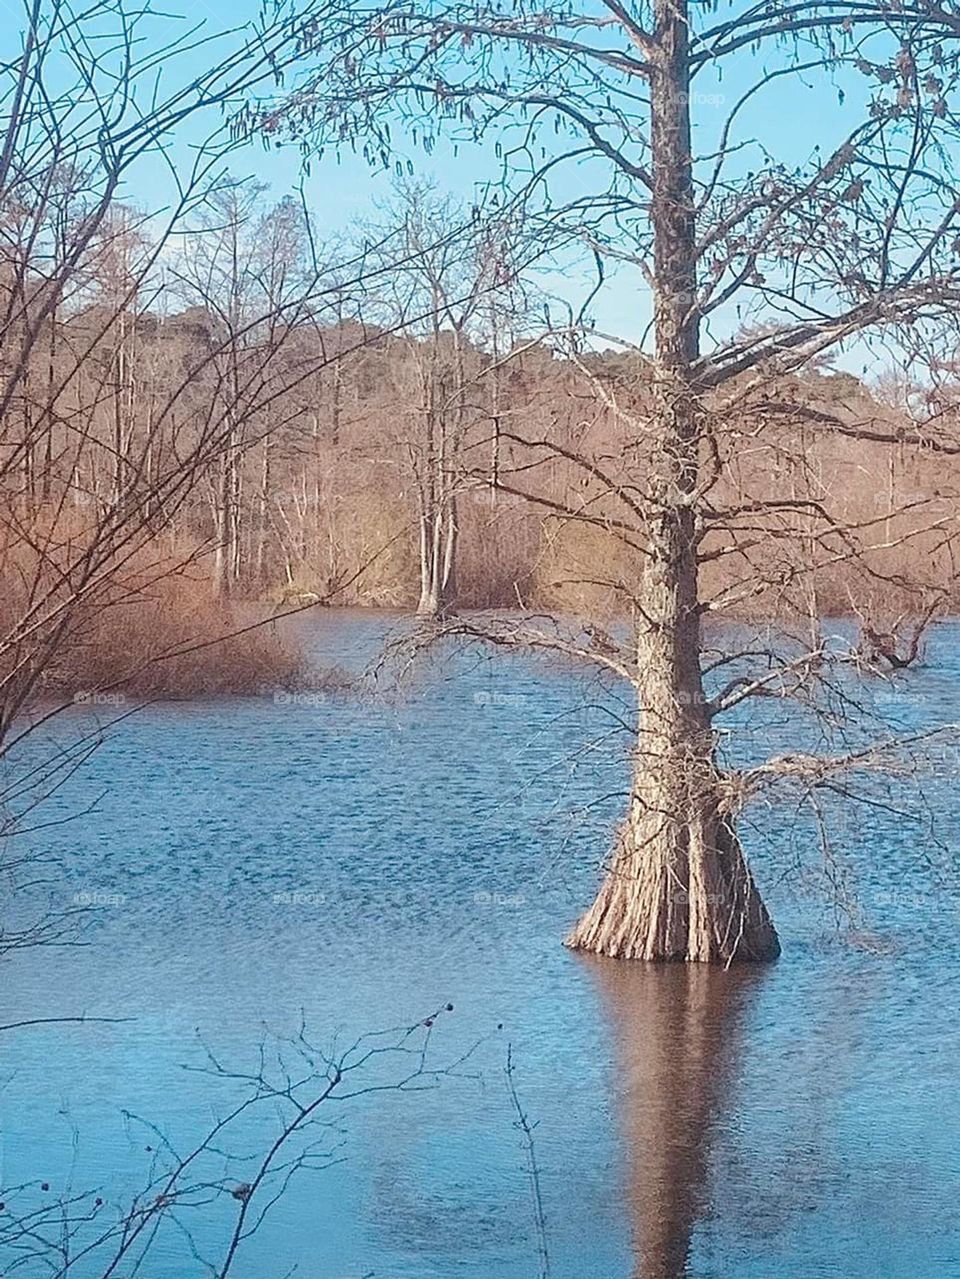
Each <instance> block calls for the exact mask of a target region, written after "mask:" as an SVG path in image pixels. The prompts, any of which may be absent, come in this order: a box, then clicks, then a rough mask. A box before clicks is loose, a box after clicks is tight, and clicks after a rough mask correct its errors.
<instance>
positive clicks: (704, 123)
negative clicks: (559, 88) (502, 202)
mask: <svg viewBox="0 0 960 1279" xmlns="http://www.w3.org/2000/svg"><path fill="white" fill-rule="evenodd" d="M4 7H5V8H6V10H7V14H8V22H7V23H5V35H3V36H2V37H0V49H3V51H4V52H7V51H8V50H9V49H10V40H11V37H13V36H14V33H15V31H16V30H17V29H18V28H22V25H23V21H22V11H19V10H16V9H14V8H13V7H12V6H11V5H10V4H9V0H5V6H4ZM173 11H174V12H176V9H174V10H173ZM183 12H184V13H185V15H188V16H185V17H184V19H183V21H184V26H185V27H188V26H191V25H193V24H194V23H196V22H198V21H201V20H202V21H204V22H205V23H206V25H207V28H208V30H210V31H219V30H222V29H224V28H226V27H229V26H233V27H236V26H237V25H239V24H241V23H243V22H244V21H245V20H247V19H248V18H252V17H254V16H255V13H256V7H255V5H252V4H251V3H250V0H236V2H235V3H228V2H227V0H193V2H192V3H191V4H190V6H189V9H185V10H183ZM14 23H15V24H16V25H14ZM215 47H216V46H213V47H209V46H208V47H207V48H206V49H204V50H203V51H200V52H197V53H190V54H188V55H184V56H183V58H182V59H181V60H179V61H178V63H177V68H176V70H175V72H172V74H176V75H177V78H178V79H180V78H182V77H185V76H187V75H189V74H191V73H192V72H194V71H197V70H201V69H203V66H204V61H203V60H204V59H209V58H210V57H211V56H214V52H213V50H214V49H215ZM11 51H12V50H11ZM771 56H772V57H775V56H776V55H775V54H771ZM207 65H209V62H207ZM757 71H758V59H757V57H756V55H755V54H753V53H752V52H745V53H744V54H742V55H739V57H738V60H734V61H732V62H730V63H728V64H727V66H726V68H725V73H724V78H723V80H722V81H717V80H716V79H711V78H709V77H707V76H704V77H702V78H701V79H698V81H697V92H698V98H697V99H696V101H695V104H694V117H695V150H698V151H701V152H709V151H712V150H713V147H714V144H715V141H716V138H717V130H718V128H719V127H720V125H721V124H722V122H723V120H724V119H725V116H726V110H727V109H728V108H729V105H730V104H731V103H732V102H734V101H735V100H736V99H737V98H738V97H739V95H740V93H741V92H742V90H743V88H744V87H746V86H747V85H749V84H750V83H752V81H753V79H754V78H755V76H756V74H757ZM845 87H846V89H847V104H846V105H845V106H842V105H841V104H840V102H839V100H838V94H837V90H836V88H835V87H831V86H829V85H828V84H826V83H825V81H824V78H823V76H822V75H819V76H817V78H816V79H815V81H813V82H808V83H805V82H804V81H803V80H802V79H800V78H794V77H791V78H789V79H788V80H785V81H782V82H781V85H780V87H779V88H778V89H776V90H774V91H773V92H772V93H768V94H767V95H766V96H764V95H760V96H759V97H758V98H757V99H756V102H755V105H754V106H752V108H751V110H750V111H749V112H748V113H745V115H744V117H743V124H742V127H741V129H740V134H739V136H740V137H741V138H749V137H751V136H760V137H762V139H763V145H764V147H765V148H766V150H767V151H768V152H770V153H772V155H773V156H774V157H775V158H776V159H777V160H781V161H783V162H784V163H786V164H787V165H789V166H791V167H792V166H795V165H802V164H804V163H806V162H808V161H809V160H810V159H811V158H812V156H813V154H814V147H815V146H816V144H817V143H819V144H820V146H821V148H822V150H823V151H824V152H827V153H829V151H830V150H832V149H833V148H834V147H835V146H836V145H837V143H838V142H839V140H840V139H841V138H842V137H843V136H844V135H845V133H846V131H847V130H848V129H849V128H850V126H851V125H852V124H853V123H854V122H855V121H856V120H857V119H858V118H860V114H861V113H860V107H861V102H857V101H856V99H857V98H858V97H859V98H860V99H861V101H862V98H863V94H864V91H865V90H864V88H861V87H860V86H858V85H857V84H856V83H855V82H854V83H853V84H851V83H849V82H848V83H847V84H846V85H845ZM198 137H199V134H198V133H197V132H196V130H195V128H193V127H192V128H191V130H190V131H188V132H187V133H186V134H185V135H184V136H183V137H182V138H181V139H180V141H179V143H178V146H177V153H178V154H179V155H180V156H181V157H182V159H183V162H184V163H186V157H187V155H188V153H189V146H190V143H191V142H192V141H195V140H196V139H197V138H198ZM395 138H396V139H397V140H398V142H399V146H400V150H401V151H403V150H404V149H405V148H404V146H403V141H402V139H401V138H399V136H398V135H397V134H396V133H395ZM406 150H407V154H408V155H409V158H410V159H411V160H412V162H413V164H414V166H415V169H416V171H417V173H418V174H419V175H421V176H423V177H425V178H431V179H433V180H434V182H435V183H436V185H437V186H438V188H440V189H441V190H443V191H449V192H452V193H453V194H455V195H457V196H459V197H460V198H462V199H463V200H464V201H466V202H470V201H471V199H472V197H473V194H474V191H475V188H476V184H477V183H478V182H482V181H483V180H484V179H488V178H490V177H492V176H494V175H495V173H496V172H497V168H498V165H497V161H496V159H495V157H494V156H493V153H492V150H491V149H490V148H489V147H488V148H486V149H481V148H479V147H476V146H471V145H469V144H460V145H459V147H458V149H457V153H456V154H454V148H453V147H452V145H451V144H450V143H449V142H444V141H441V142H440V143H438V145H437V147H436V149H435V150H434V152H433V153H432V154H431V155H430V156H429V157H426V156H424V154H423V152H422V151H421V150H419V149H418V148H416V147H415V146H412V145H411V146H410V147H409V148H406ZM749 156H750V152H749V151H745V152H743V154H742V158H739V159H738V161H737V163H739V164H741V165H742V166H743V167H745V168H746V167H750V165H751V160H750V158H749ZM758 160H759V156H758V154H757V153H756V152H754V159H753V161H752V163H754V164H757V163H758ZM230 169H231V172H232V173H233V174H234V176H236V177H243V176H245V175H248V174H249V175H252V176H255V177H257V178H258V179H259V180H261V181H263V182H266V183H268V184H269V185H270V188H271V194H272V195H273V196H275V197H276V198H277V199H279V198H280V197H281V196H282V195H284V194H286V193H287V192H289V191H290V190H292V189H295V188H296V187H297V186H298V185H299V184H300V183H301V182H303V184H304V189H305V193H306V198H307V202H308V205H309V207H310V209H311V212H312V214H313V217H314V220H315V225H316V228H317V231H318V234H319V235H320V236H321V237H334V238H336V237H341V236H343V235H345V234H346V235H349V234H351V233H353V232H355V230H356V228H357V227H358V225H360V224H362V223H363V222H365V221H369V220H372V219H375V217H376V206H377V203H378V201H380V202H382V201H383V200H385V199H386V198H388V196H389V194H390V190H391V184H392V181H393V173H392V171H391V172H390V173H384V172H374V171H371V169H370V168H369V167H368V165H367V164H366V163H365V162H364V161H363V160H362V159H358V158H356V157H354V156H352V155H350V154H349V153H345V154H343V155H342V156H341V157H339V158H338V157H336V156H335V155H334V154H333V153H332V152H328V154H326V155H325V156H324V157H323V158H322V159H321V160H319V161H317V160H314V161H313V162H312V166H311V172H310V174H309V175H304V173H303V171H302V168H301V157H300V155H299V152H298V151H297V149H296V148H295V147H293V146H288V147H283V148H280V149H275V148H271V149H265V148H264V147H263V146H262V145H260V144H259V143H257V144H251V145H249V146H247V147H244V148H243V149H241V150H239V151H237V152H235V153H234V155H233V157H232V160H231V163H230ZM588 179H589V174H588V173H586V172H585V171H582V170H581V171H577V170H576V169H572V168H569V169H568V170H567V173H566V177H565V179H564V187H563V190H564V194H565V195H575V194H579V190H578V184H583V189H588V188H587V187H586V183H587V181H588ZM170 191H171V186H170V177H169V174H168V173H165V171H164V168H163V166H162V165H161V164H158V163H156V162H147V163H141V164H140V165H139V166H138V167H137V168H136V169H135V170H134V171H133V172H132V173H131V175H130V180H129V181H128V183H127V184H126V187H125V189H124V190H123V191H122V192H121V193H120V195H121V199H123V200H125V201H127V202H129V203H130V204H132V205H134V206H137V207H139V208H145V207H157V206H160V205H162V204H163V203H165V202H167V201H168V200H169V198H170ZM586 279H587V276H586V273H582V274H581V273H576V272H568V273H566V274H564V275H561V274H557V273H555V274H554V276H553V277H552V278H551V279H550V281H549V286H550V288H551V289H552V290H554V291H556V292H557V293H559V294H561V295H563V294H566V295H567V297H568V299H569V301H570V302H571V303H572V304H574V305H576V304H577V302H578V301H579V299H580V297H581V296H582V293H583V289H584V287H585V283H584V282H585V280H586ZM593 311H594V314H595V317H596V321H597V327H598V329H599V330H600V331H603V332H607V333H615V334H618V335H621V336H623V337H625V338H627V339H628V340H635V339H637V338H638V337H639V335H640V334H641V333H642V331H643V329H644V327H645V325H646V323H647V320H648V318H649V305H648V299H647V293H646V289H645V286H644V285H643V283H642V280H640V278H639V276H638V274H637V273H636V272H634V271H623V272H620V273H619V274H617V273H614V274H613V275H612V277H611V278H610V279H609V282H608V284H607V286H606V288H605V289H604V292H603V294H602V295H601V296H600V297H598V299H597V300H596V303H595V305H594V307H593ZM735 322H736V318H735V316H732V315H731V316H727V317H725V318H724V319H721V320H720V322H719V324H718V326H717V327H718V328H721V329H722V328H723V326H724V325H726V326H727V327H728V328H732V327H734V326H735ZM857 360H860V357H859V356H857V357H856V358H855V360H854V364H856V361H857ZM861 362H862V361H861Z"/></svg>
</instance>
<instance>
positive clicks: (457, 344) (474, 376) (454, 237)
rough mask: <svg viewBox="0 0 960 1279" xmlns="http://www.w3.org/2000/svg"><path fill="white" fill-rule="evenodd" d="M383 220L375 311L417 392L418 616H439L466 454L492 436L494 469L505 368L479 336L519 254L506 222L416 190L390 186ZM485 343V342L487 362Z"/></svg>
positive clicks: (408, 431) (469, 464) (409, 415)
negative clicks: (390, 331) (400, 337)
mask: <svg viewBox="0 0 960 1279" xmlns="http://www.w3.org/2000/svg"><path fill="white" fill-rule="evenodd" d="M389 223H390V225H389V226H388V227H386V228H383V229H381V230H380V231H379V232H375V233H374V235H375V239H377V240H378V241H380V242H381V243H382V244H383V248H382V249H381V259H382V263H383V271H384V275H385V277H386V278H385V280H384V285H383V286H381V289H380V293H379V296H380V302H379V306H378V308H377V309H378V310H381V309H382V310H383V312H384V317H383V318H384V320H385V322H386V323H387V324H388V325H389V326H390V327H393V328H400V327H402V328H403V331H404V333H405V335H406V338H407V340H406V341H405V343H404V344H403V347H402V354H403V355H404V356H405V357H406V359H405V360H404V363H405V364H406V365H407V367H408V369H409V371H410V372H412V374H413V382H414V388H413V393H412V396H411V397H410V399H412V404H410V406H409V408H408V409H407V412H406V413H405V414H404V418H405V429H404V430H403V434H402V438H401V439H400V440H399V441H398V443H399V444H400V448H401V450H402V452H403V453H404V454H405V455H406V459H407V470H408V473H409V476H410V478H411V479H412V483H413V488H414V490H415V493H416V501H417V529H418V552H419V566H420V593H419V601H418V604H417V614H418V616H420V617H423V618H432V619H436V618H438V617H441V616H443V615H444V614H446V613H447V612H449V611H450V609H451V607H452V605H453V604H454V601H455V599H456V593H457V585H456V566H457V548H458V542H459V538H460V531H461V518H460V511H459V503H460V499H461V497H462V495H463V492H464V490H465V489H466V488H468V487H472V486H474V485H475V483H476V479H475V478H474V474H473V472H474V469H475V467H474V464H473V461H472V456H471V455H472V454H473V453H474V452H475V450H476V448H477V445H478V443H479V440H480V439H482V438H487V437H489V436H492V439H493V451H492V454H491V469H492V470H493V469H495V467H496V457H497V452H496V449H497V435H498V420H499V412H498V409H497V404H496V395H497V383H498V379H499V376H500V372H501V359H500V356H499V352H498V349H497V345H496V335H495V334H494V333H493V332H492V330H489V331H485V330H488V325H487V322H488V320H489V317H490V314H491V308H496V306H497V303H498V301H500V302H501V304H502V302H503V300H504V297H505V295H506V294H507V292H508V289H509V287H510V285H511V283H513V276H512V274H511V267H510V256H511V254H510V250H511V249H512V250H513V251H514V254H515V255H519V254H520V253H521V249H520V246H519V244H517V243H516V239H517V237H516V235H515V234H514V236H513V239H514V241H515V242H514V243H513V244H509V243H507V237H508V223H507V222H506V220H504V219H502V218H499V219H498V218H496V217H495V216H493V217H491V216H486V215H485V213H484V212H483V211H482V210H481V209H480V208H478V207H475V208H474V209H473V210H472V211H471V210H465V209H463V208H461V207H458V206H457V205H456V203H455V202H454V201H452V200H451V199H444V198H442V197H440V196H438V195H437V194H436V192H435V191H433V190H431V189H430V188H429V187H428V186H425V185H422V184H420V185H418V184H416V183H410V182H407V183H400V184H399V185H398V187H397V191H396V200H395V207H394V208H393V209H391V210H390V211H389ZM391 231H393V232H394V234H391ZM397 231H399V234H396V232H397ZM494 246H495V247H494ZM482 338H488V339H490V356H489V357H488V358H486V359H484V358H483V357H482V354H481V351H480V348H479V341H480V340H481V339H482ZM491 357H492V358H491ZM484 381H486V382H487V383H489V385H490V392H489V396H490V397H492V398H491V399H490V406H489V407H488V405H487V404H485V403H483V402H482V400H483V398H486V397H485V396H484V391H485V387H484V386H483V383H484ZM491 487H493V486H491Z"/></svg>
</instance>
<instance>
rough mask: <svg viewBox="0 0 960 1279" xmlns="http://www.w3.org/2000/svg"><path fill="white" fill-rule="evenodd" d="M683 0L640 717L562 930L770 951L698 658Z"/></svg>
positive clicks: (618, 949) (663, 106)
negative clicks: (591, 890)
mask: <svg viewBox="0 0 960 1279" xmlns="http://www.w3.org/2000/svg"><path fill="white" fill-rule="evenodd" d="M687 9H688V5H687V0H656V3H655V6H654V10H655V15H656V33H655V35H656V42H657V49H658V52H657V65H656V69H655V70H654V71H653V73H652V75H651V93H650V98H651V113H652V119H651V140H652V151H653V198H652V221H653V233H654V275H655V282H656V294H655V299H654V306H655V314H654V323H655V327H656V339H657V383H656V388H655V404H654V410H653V411H654V423H653V424H654V427H655V441H656V446H657V447H656V449H655V453H654V457H655V459H656V466H657V470H656V473H655V474H654V475H652V476H651V477H650V483H651V488H652V492H651V500H650V511H651V515H650V522H649V535H648V542H647V547H646V559H645V565H644V572H643V590H642V596H641V599H642V612H641V613H640V620H639V622H638V624H637V641H636V652H637V671H638V677H637V696H638V703H639V725H638V741H637V750H636V758H635V764H634V776H633V783H632V789H631V796H630V807H629V811H628V814H627V817H626V820H625V822H624V823H623V826H622V828H621V831H620V836H619V839H618V842H617V846H616V849H615V851H614V856H613V861H612V865H611V867H610V869H609V872H608V875H607V878H606V880H605V882H604V884H603V886H602V888H601V890H600V895H599V896H598V898H597V900H596V901H595V902H594V904H593V906H592V907H591V908H590V910H589V911H588V912H587V913H586V915H584V917H583V918H582V919H581V920H580V922H579V923H578V924H577V925H576V927H575V928H574V930H573V932H572V933H571V935H570V937H569V938H568V945H570V946H572V947H579V948H583V949H585V950H591V951H597V952H599V953H600V954H604V955H611V956H614V957H618V958H627V959H647V960H661V959H683V960H690V961H700V962H721V963H724V962H729V961H730V960H732V959H770V958H773V957H775V956H776V955H777V954H778V952H779V943H778V941H777V935H776V932H775V931H774V929H773V926H772V924H771V922H770V919H769V917H768V915H767V912H766V909H765V907H764V905H763V903H762V901H761V900H760V897H759V895H758V893H757V890H756V888H755V886H754V883H753V879H752V877H751V875H750V872H749V869H748V868H747V864H746V861H745V860H744V856H743V852H742V850H741V848H740V845H739V842H738V840H737V836H736V832H735V829H734V804H733V803H732V794H731V788H730V786H729V785H728V784H727V782H726V780H725V778H724V776H723V774H722V773H721V771H720V770H719V768H718V766H717V763H716V759H715V740H714V735H713V732H712V730H711V725H710V718H709V715H708V712H707V707H706V699H705V697H704V694H703V684H702V679H701V670H700V611H699V598H698V589H699V584H698V561H697V528H696V521H695V518H694V503H695V500H696V488H697V475H698V457H699V436H700V425H701V422H700V413H701V410H700V407H699V400H698V396H697V394H696V388H695V387H694V386H693V384H692V373H693V366H694V363H695V361H696V360H697V358H698V355H699V320H698V315H697V303H696V290H697V281H696V268H695V245H696V217H695V210H694V195H693V180H692V166H691V159H690V109H689V91H690V83H689V79H690V77H689V61H688V49H687V30H688V28H687V16H688V15H687Z"/></svg>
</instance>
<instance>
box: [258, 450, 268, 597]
mask: <svg viewBox="0 0 960 1279" xmlns="http://www.w3.org/2000/svg"><path fill="white" fill-rule="evenodd" d="M270 483H271V473H270V438H269V436H268V437H267V438H266V439H265V440H264V441H263V459H262V461H261V465H260V493H259V497H258V499H257V549H256V552H255V561H254V572H255V574H256V580H257V590H258V591H262V590H263V588H264V586H265V585H266V580H267V537H268V535H269V525H270Z"/></svg>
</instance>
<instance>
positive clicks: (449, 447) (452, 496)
mask: <svg viewBox="0 0 960 1279" xmlns="http://www.w3.org/2000/svg"><path fill="white" fill-rule="evenodd" d="M435 306H436V307H437V314H439V302H438V301H436V300H435ZM454 351H455V375H454V376H455V382H454V387H453V396H452V408H451V405H449V404H447V403H446V393H445V387H444V382H443V377H442V373H441V368H440V363H441V352H440V332H439V327H435V329H434V333H433V337H432V344H431V353H430V359H429V368H428V371H427V382H426V396H425V417H426V421H427V432H426V435H427V448H426V476H425V477H424V482H423V483H421V486H420V488H421V510H420V601H419V603H418V605H417V616H418V617H442V616H443V614H444V613H446V612H447V611H448V610H449V608H450V606H451V604H452V602H453V597H454V582H455V576H454V574H455V566H456V554H457V537H458V530H457V503H456V479H455V477H454V475H453V474H452V466H453V461H454V457H455V454H456V451H457V448H458V445H459V433H460V432H461V431H462V417H463V412H464V406H463V396H464V381H465V375H464V368H463V351H462V342H461V340H460V335H459V333H458V334H456V335H455V345H454ZM451 418H452V419H453V421H452V422H451Z"/></svg>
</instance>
